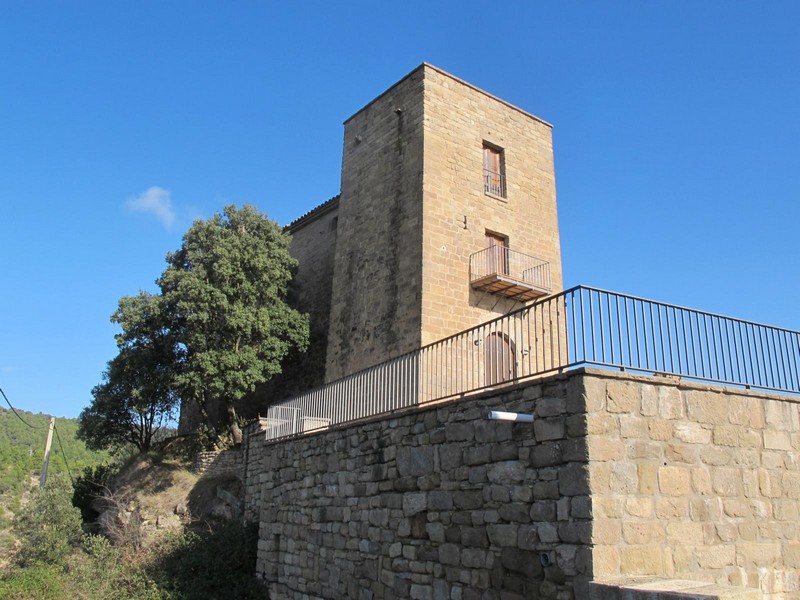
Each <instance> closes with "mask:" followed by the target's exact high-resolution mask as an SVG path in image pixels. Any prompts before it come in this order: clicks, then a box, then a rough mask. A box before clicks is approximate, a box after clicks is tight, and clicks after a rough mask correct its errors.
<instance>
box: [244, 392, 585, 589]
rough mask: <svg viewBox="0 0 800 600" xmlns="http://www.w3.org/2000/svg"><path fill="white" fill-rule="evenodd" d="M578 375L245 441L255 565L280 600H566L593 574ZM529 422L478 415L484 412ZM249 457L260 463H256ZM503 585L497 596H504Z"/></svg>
mask: <svg viewBox="0 0 800 600" xmlns="http://www.w3.org/2000/svg"><path fill="white" fill-rule="evenodd" d="M580 383H581V382H580V380H579V379H572V380H569V379H557V380H554V381H549V382H547V383H541V384H537V385H533V386H528V387H525V388H523V387H517V388H513V389H511V390H509V391H506V392H503V393H502V394H497V393H496V392H495V393H494V394H492V393H489V394H485V395H482V396H480V397H477V398H474V399H469V400H462V401H459V402H452V403H449V404H441V405H438V406H435V407H431V408H428V409H426V410H421V411H415V412H407V413H405V414H402V415H397V416H392V417H389V418H384V419H374V420H371V421H369V422H363V423H360V424H358V425H353V426H350V427H343V428H339V429H336V430H332V431H328V432H325V433H321V434H316V435H314V434H312V435H308V436H305V437H301V438H298V439H294V440H291V441H286V442H282V443H281V442H278V443H270V444H266V443H264V442H260V443H261V444H262V446H261V449H260V450H259V449H257V448H256V445H257V443H254V441H253V440H252V439H251V440H250V442H249V445H250V450H249V451H250V454H251V460H253V459H255V460H257V461H258V464H259V473H258V477H259V479H258V484H256V485H253V486H251V485H249V484H248V500H249V505H250V507H251V512H250V514H251V515H252V514H253V512H254V511H252V508H253V506H254V504H255V502H254V500H253V497H254V496H255V497H257V498H258V499H259V500H260V502H261V506H260V511H259V520H260V524H261V525H260V542H259V551H258V572H259V574H260V575H261V576H262V577H263V578H264V579H265V580H266V581H267V582H269V587H270V597H271V598H273V599H278V598H296V597H302V596H307V597H313V598H425V599H433V598H437V599H438V598H463V599H473V598H474V599H477V598H501V597H502V598H503V599H507V600H514V599H522V598H572V597H574V596H573V592H572V590H573V586H574V582H575V581H576V580H577V579H580V578H581V577H584V578H586V577H587V576H588V575H589V574H590V552H589V543H590V536H591V529H590V527H591V521H590V518H591V507H590V500H589V497H588V492H589V488H588V471H587V464H586V459H587V454H586V452H587V449H586V444H585V441H586V436H585V433H586V432H585V419H584V418H583V417H582V414H581V411H582V408H581V406H579V405H577V404H576V405H574V406H571V407H569V408H568V407H567V406H566V398H567V397H569V396H578V397H580V391H579V390H571V391H570V392H568V391H567V388H569V387H574V386H576V385H580ZM537 406H538V407H539V409H538V411H539V413H540V419H539V420H538V421H536V423H534V424H515V423H510V422H499V421H489V420H487V418H486V415H487V412H488V411H489V410H490V409H500V408H502V409H503V410H510V411H517V412H531V411H533V410H534V409H535V408H536V407H537ZM256 455H258V458H256ZM501 592H502V596H501Z"/></svg>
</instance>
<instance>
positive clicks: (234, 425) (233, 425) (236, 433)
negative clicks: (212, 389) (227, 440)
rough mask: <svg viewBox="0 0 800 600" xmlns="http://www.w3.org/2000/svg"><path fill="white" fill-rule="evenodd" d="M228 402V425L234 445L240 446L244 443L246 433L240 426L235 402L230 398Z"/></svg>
mask: <svg viewBox="0 0 800 600" xmlns="http://www.w3.org/2000/svg"><path fill="white" fill-rule="evenodd" d="M226 404H227V405H228V427H229V428H230V430H231V441H232V442H233V445H234V446H238V445H239V444H241V443H242V440H243V439H244V435H243V434H242V430H241V429H240V428H239V418H238V417H237V416H236V408H235V407H234V406H233V402H231V401H230V400H229V401H228V402H227V403H226Z"/></svg>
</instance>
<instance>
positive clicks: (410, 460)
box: [397, 446, 434, 477]
mask: <svg viewBox="0 0 800 600" xmlns="http://www.w3.org/2000/svg"><path fill="white" fill-rule="evenodd" d="M397 470H398V472H399V473H400V475H401V476H402V477H406V476H420V475H429V474H431V473H433V470H434V469H433V447H431V446H426V447H411V448H408V447H400V448H398V449H397Z"/></svg>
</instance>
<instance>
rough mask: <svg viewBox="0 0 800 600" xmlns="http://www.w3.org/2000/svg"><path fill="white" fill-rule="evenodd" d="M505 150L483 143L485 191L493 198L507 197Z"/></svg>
mask: <svg viewBox="0 0 800 600" xmlns="http://www.w3.org/2000/svg"><path fill="white" fill-rule="evenodd" d="M505 170H506V165H505V160H504V156H503V149H502V148H498V147H497V146H492V145H490V144H487V143H486V142H484V143H483V190H484V191H485V192H486V193H487V194H491V195H492V196H499V197H501V198H505V197H506V177H505Z"/></svg>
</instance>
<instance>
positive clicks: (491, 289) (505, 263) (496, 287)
mask: <svg viewBox="0 0 800 600" xmlns="http://www.w3.org/2000/svg"><path fill="white" fill-rule="evenodd" d="M469 281H470V285H472V287H473V288H475V289H477V290H482V291H484V292H488V293H490V294H499V295H501V296H506V297H508V298H514V299H516V300H520V301H527V300H533V299H534V298H538V297H540V296H546V295H547V294H549V293H550V291H551V290H552V283H551V281H550V263H549V262H547V261H544V260H542V259H540V258H536V257H534V256H528V255H527V254H523V253H522V252H516V251H514V250H511V249H509V248H506V247H504V246H490V247H488V248H485V249H483V250H481V251H480V252H476V253H475V254H473V255H472V256H470V257H469Z"/></svg>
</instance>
